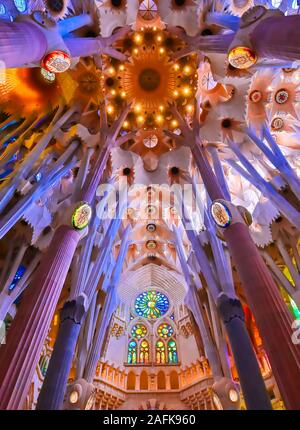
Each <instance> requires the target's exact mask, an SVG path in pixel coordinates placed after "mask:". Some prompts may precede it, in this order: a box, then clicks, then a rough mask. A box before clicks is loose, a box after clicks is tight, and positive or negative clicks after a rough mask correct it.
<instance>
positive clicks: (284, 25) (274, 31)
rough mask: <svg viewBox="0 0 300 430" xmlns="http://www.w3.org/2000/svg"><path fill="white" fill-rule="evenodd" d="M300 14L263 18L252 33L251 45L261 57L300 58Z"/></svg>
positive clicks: (290, 59)
mask: <svg viewBox="0 0 300 430" xmlns="http://www.w3.org/2000/svg"><path fill="white" fill-rule="evenodd" d="M299 38H300V15H289V16H278V17H272V18H271V17H270V18H266V19H264V20H262V22H261V23H260V24H258V25H257V27H255V29H254V30H253V33H252V34H251V35H250V41H251V45H252V46H253V49H254V50H255V52H256V53H257V54H258V56H259V57H261V58H278V59H280V60H288V61H291V62H293V61H296V60H298V61H299V60H300V46H299V43H298V41H299Z"/></svg>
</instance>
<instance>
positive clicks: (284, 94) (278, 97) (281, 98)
mask: <svg viewBox="0 0 300 430" xmlns="http://www.w3.org/2000/svg"><path fill="white" fill-rule="evenodd" d="M288 99H289V93H288V91H287V90H286V89H285V88H282V89H281V90H279V91H277V93H276V94H275V101H276V103H278V104H279V105H283V104H284V103H286V102H287V101H288Z"/></svg>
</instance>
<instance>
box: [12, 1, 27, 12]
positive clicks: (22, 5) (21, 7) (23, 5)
mask: <svg viewBox="0 0 300 430" xmlns="http://www.w3.org/2000/svg"><path fill="white" fill-rule="evenodd" d="M14 3H15V6H16V8H17V9H18V11H19V12H21V13H23V12H25V11H26V9H27V2H26V0H14Z"/></svg>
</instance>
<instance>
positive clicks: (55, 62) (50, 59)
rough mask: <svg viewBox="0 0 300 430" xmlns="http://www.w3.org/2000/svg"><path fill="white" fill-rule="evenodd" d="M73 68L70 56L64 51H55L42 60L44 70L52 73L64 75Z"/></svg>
mask: <svg viewBox="0 0 300 430" xmlns="http://www.w3.org/2000/svg"><path fill="white" fill-rule="evenodd" d="M70 66H71V58H70V56H69V54H67V53H66V52H63V51H53V52H49V53H48V54H46V55H45V57H44V58H43V60H42V68H44V69H46V70H47V71H48V72H51V73H63V72H65V71H67V70H68V69H69V68H70Z"/></svg>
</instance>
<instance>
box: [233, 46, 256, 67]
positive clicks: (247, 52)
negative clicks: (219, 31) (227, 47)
mask: <svg viewBox="0 0 300 430" xmlns="http://www.w3.org/2000/svg"><path fill="white" fill-rule="evenodd" d="M257 59H258V58H257V55H256V54H255V52H254V51H253V50H252V49H250V48H248V47H247V46H236V47H235V48H232V49H231V51H230V52H229V54H228V61H229V63H230V64H231V65H232V66H233V67H236V68H237V69H249V67H251V66H253V65H254V64H255V63H256V62H257Z"/></svg>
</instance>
